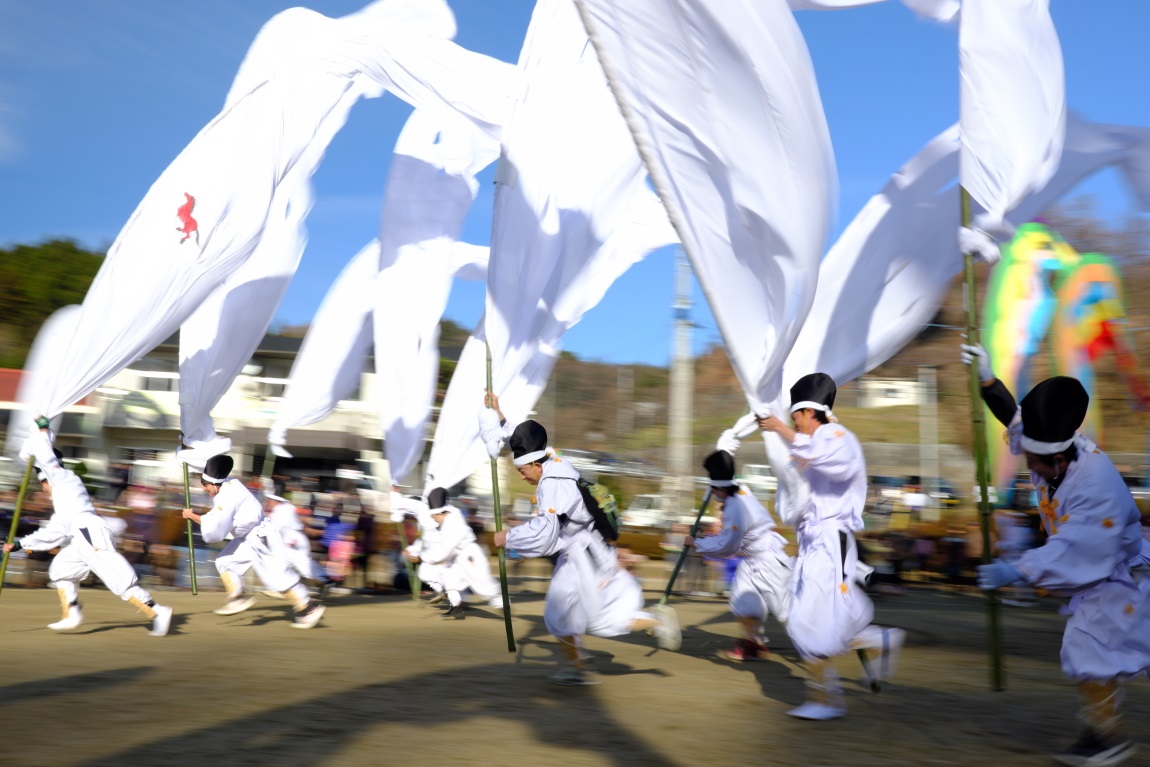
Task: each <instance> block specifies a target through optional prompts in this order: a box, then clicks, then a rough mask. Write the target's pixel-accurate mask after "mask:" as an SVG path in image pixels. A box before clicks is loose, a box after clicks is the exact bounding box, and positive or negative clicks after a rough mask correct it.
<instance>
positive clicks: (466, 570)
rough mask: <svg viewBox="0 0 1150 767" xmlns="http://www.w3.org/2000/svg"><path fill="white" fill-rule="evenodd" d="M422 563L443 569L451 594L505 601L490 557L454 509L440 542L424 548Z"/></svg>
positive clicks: (443, 526)
mask: <svg viewBox="0 0 1150 767" xmlns="http://www.w3.org/2000/svg"><path fill="white" fill-rule="evenodd" d="M421 559H422V560H423V562H425V563H427V564H429V565H431V566H433V567H438V568H441V570H440V575H441V578H442V581H441V582H442V584H443V587H444V588H445V589H447V590H448V591H460V592H462V591H466V590H467V589H471V591H472V592H473V593H475V594H476V595H477V596H480V597H483V598H484V599H486V600H488V601H492V602H494V601H497V600H498V601H500V602H501V601H502V595H501V593H500V587H499V581H497V580H495V579H494V578H492V577H491V565H490V563H489V562H488V561H487V556H486V555H485V554H484V553H483V549H481V548H480V547H479V543H478V542H477V541H476V540H475V533H474V532H472V530H471V528H470V527H468V525H467V522H466V520H464V519H463V514H462V513H460V511H459V509H457V508H455V507H454V506H448V507H447V515H446V516H444V518H443V523H442V524H441V525H440V526H439V536H438V539H437V540H435V541H434V542H433V543H431V544H430V545H426V546H424V549H423V554H422V555H421Z"/></svg>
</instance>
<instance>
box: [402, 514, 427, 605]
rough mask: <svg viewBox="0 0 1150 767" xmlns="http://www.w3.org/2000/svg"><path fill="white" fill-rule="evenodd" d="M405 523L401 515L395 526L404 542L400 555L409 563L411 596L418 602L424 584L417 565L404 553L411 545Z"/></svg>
mask: <svg viewBox="0 0 1150 767" xmlns="http://www.w3.org/2000/svg"><path fill="white" fill-rule="evenodd" d="M403 524H404V517H403V515H400V517H399V521H398V522H396V523H395V526H396V527H397V528H398V529H399V540H400V541H401V542H402V543H403V548H402V549H400V551H399V555H400V556H401V557H403V562H404V564H405V565H407V583H408V585H410V586H411V598H412V599H413V600H415V601H416V602H418V601H419V592H420V589H422V588H423V586H422V584H420V582H419V576H418V575H416V574H415V565H414V564H412V562H411V560H410V559H408V558H407V555H406V554H404V553H403V552H404V551H406V550H407V547H408V546H409V545H411V544H410V543H408V540H407V530H405V529H404V527H403Z"/></svg>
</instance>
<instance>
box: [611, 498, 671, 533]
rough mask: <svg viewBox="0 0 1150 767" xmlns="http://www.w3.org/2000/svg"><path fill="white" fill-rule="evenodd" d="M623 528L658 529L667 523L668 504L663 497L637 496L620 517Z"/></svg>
mask: <svg viewBox="0 0 1150 767" xmlns="http://www.w3.org/2000/svg"><path fill="white" fill-rule="evenodd" d="M619 522H620V524H621V525H622V526H623V527H629V528H636V527H658V528H662V527H665V526H666V523H667V512H666V504H665V501H664V498H663V496H661V495H650V494H643V495H636V496H635V497H633V498H632V499H631V503H630V504H628V506H627V510H626V511H624V512H623V513H622V514H621V515H620V516H619Z"/></svg>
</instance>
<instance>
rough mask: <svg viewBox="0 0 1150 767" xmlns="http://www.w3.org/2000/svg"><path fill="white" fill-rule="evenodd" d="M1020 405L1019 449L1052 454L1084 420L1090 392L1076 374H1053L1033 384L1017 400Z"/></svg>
mask: <svg viewBox="0 0 1150 767" xmlns="http://www.w3.org/2000/svg"><path fill="white" fill-rule="evenodd" d="M1019 406H1020V407H1021V408H1022V449H1023V450H1025V451H1026V452H1028V453H1036V454H1038V455H1054V454H1055V453H1059V452H1062V451H1063V450H1065V449H1066V448H1067V447H1069V446H1070V444H1071V443H1072V442H1074V432H1076V431H1077V430H1078V427H1079V426H1081V425H1082V422H1083V421H1085V420H1086V409H1087V408H1088V407H1089V406H1090V395H1089V394H1087V393H1086V388H1085V387H1084V386H1083V385H1082V384H1081V383H1080V382H1079V381H1078V379H1077V378H1069V377H1067V376H1055V377H1054V378H1047V379H1046V380H1045V381H1043V382H1042V383H1040V384H1037V385H1035V387H1034V388H1033V389H1031V390H1030V393H1029V394H1027V395H1026V396H1025V397H1023V398H1022V402H1020V403H1019Z"/></svg>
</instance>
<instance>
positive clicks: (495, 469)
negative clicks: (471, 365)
mask: <svg viewBox="0 0 1150 767" xmlns="http://www.w3.org/2000/svg"><path fill="white" fill-rule="evenodd" d="M484 345H485V346H486V343H485V344H484ZM492 385H493V384H492V382H491V347H490V346H487V391H489V392H490V391H491V387H492ZM491 502H492V505H493V506H494V507H495V532H497V533H498V532H501V531H502V530H503V509H502V508H501V506H500V503H499V461H498V459H496V458H492V459H491ZM499 589H500V591H501V592H502V593H503V627H504V628H505V629H507V652H515V633H514V632H513V631H512V629H511V595H510V594H509V593H508V590H507V547H506V546H500V547H499Z"/></svg>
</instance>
